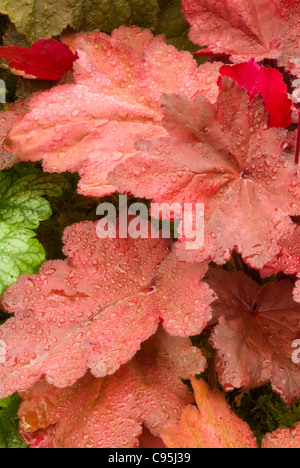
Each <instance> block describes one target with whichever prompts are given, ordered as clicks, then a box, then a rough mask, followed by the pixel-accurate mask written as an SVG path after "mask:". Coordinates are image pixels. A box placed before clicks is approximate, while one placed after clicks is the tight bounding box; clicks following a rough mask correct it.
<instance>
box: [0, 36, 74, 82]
mask: <svg viewBox="0 0 300 468" xmlns="http://www.w3.org/2000/svg"><path fill="white" fill-rule="evenodd" d="M0 57H2V58H4V59H5V60H8V61H9V67H10V68H11V70H12V72H13V73H14V74H15V75H20V76H23V77H24V78H33V79H34V78H38V79H40V80H53V81H57V80H60V79H61V78H62V76H63V75H64V74H66V73H67V72H68V71H70V70H72V68H73V62H74V61H75V60H76V58H77V57H76V55H75V54H73V52H71V51H70V49H69V48H68V47H67V46H66V45H65V44H62V43H60V42H57V41H55V40H54V39H39V40H38V41H36V42H35V43H34V44H33V45H32V47H31V49H28V48H27V47H18V46H7V47H0Z"/></svg>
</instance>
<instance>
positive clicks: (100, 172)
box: [6, 26, 220, 197]
mask: <svg viewBox="0 0 300 468" xmlns="http://www.w3.org/2000/svg"><path fill="white" fill-rule="evenodd" d="M62 40H63V41H64V42H65V43H66V44H67V45H69V47H70V48H71V49H72V50H73V51H74V52H76V51H77V53H78V55H79V60H77V61H76V62H75V63H74V70H75V84H66V85H64V86H57V87H55V88H53V89H52V90H51V91H49V92H47V93H41V94H39V95H38V96H37V97H34V98H32V100H31V102H30V112H29V113H28V114H27V115H26V116H25V117H24V119H21V120H20V122H18V123H16V126H15V127H14V129H13V130H12V132H11V133H10V134H9V136H8V138H7V140H6V145H7V147H9V150H10V151H12V152H16V153H17V156H18V157H20V159H22V160H25V161H28V160H31V161H32V160H34V161H37V160H43V167H44V169H45V170H46V171H49V172H65V171H67V170H68V171H71V172H75V171H79V173H80V175H81V182H80V185H79V190H80V193H82V194H84V195H88V196H97V197H99V196H104V195H108V194H110V193H113V192H114V191H115V187H113V186H112V185H111V184H109V183H108V181H107V174H108V172H109V171H110V170H112V169H113V168H114V167H115V166H116V165H117V164H118V163H120V161H125V160H126V159H127V158H128V157H129V156H131V155H132V154H134V153H135V147H134V145H135V143H136V141H137V140H139V139H141V138H153V137H155V136H160V135H164V134H165V133H166V130H165V129H164V128H163V126H162V124H161V121H162V117H163V113H162V111H161V103H160V98H161V96H162V94H163V93H168V92H176V93H177V92H182V93H184V94H186V95H187V96H189V97H192V96H193V95H194V94H196V93H201V94H203V95H206V96H207V97H208V98H209V99H211V100H212V101H215V100H216V97H217V94H218V86H217V79H218V77H219V68H220V64H218V63H216V64H204V65H203V66H201V67H199V68H198V67H197V63H196V62H195V60H194V59H193V56H192V55H191V54H190V53H188V52H178V51H177V50H176V49H175V48H174V47H172V46H169V45H167V44H166V43H165V40H164V38H163V37H162V36H155V37H153V35H152V34H151V32H150V31H149V30H143V31H141V30H140V29H139V28H137V27H125V26H123V27H121V28H119V29H117V30H115V31H113V33H112V35H111V36H108V35H107V34H104V33H100V32H93V33H90V34H84V33H79V34H71V35H68V36H63V38H62Z"/></svg>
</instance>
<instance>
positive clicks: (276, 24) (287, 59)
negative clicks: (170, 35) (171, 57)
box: [182, 0, 300, 72]
mask: <svg viewBox="0 0 300 468" xmlns="http://www.w3.org/2000/svg"><path fill="white" fill-rule="evenodd" d="M182 6H183V9H184V14H185V17H186V19H187V20H188V21H189V23H190V24H191V31H190V36H189V37H190V39H191V41H193V42H195V43H197V44H199V45H201V46H208V47H209V49H210V51H212V52H213V53H215V54H218V53H225V54H228V55H230V56H231V58H232V60H233V61H235V62H243V61H248V60H249V59H251V58H255V60H256V61H260V60H263V59H264V58H270V59H278V60H279V63H280V64H281V65H284V66H286V67H287V68H288V69H289V70H292V71H294V72H297V68H298V67H299V65H298V66H297V61H296V62H295V59H296V60H297V59H298V63H299V58H300V43H299V36H298V33H299V27H300V19H299V18H300V4H299V2H298V1H293V0H292V1H291V0H276V1H274V0H240V1H238V2H237V1H236V0H222V1H219V2H216V1H215V0H182Z"/></svg>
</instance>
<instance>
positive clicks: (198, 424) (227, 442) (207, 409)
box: [162, 378, 257, 448]
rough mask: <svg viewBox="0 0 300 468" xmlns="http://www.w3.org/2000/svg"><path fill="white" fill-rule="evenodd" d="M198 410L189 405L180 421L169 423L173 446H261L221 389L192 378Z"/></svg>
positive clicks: (165, 438) (167, 433)
mask: <svg viewBox="0 0 300 468" xmlns="http://www.w3.org/2000/svg"><path fill="white" fill-rule="evenodd" d="M192 385H193V388H194V392H195V396H196V402H197V406H198V410H197V408H196V407H195V406H187V407H186V408H185V409H184V411H183V414H182V416H181V420H180V422H175V423H174V422H173V423H169V424H168V425H167V426H166V427H165V429H164V431H163V434H162V438H163V441H164V442H165V444H166V445H167V447H169V448H257V444H256V440H255V437H254V435H253V433H252V431H251V429H250V427H249V426H248V424H247V423H245V422H244V421H243V420H242V419H240V418H239V417H238V416H237V415H236V414H235V413H234V412H233V411H232V410H231V409H230V406H229V404H228V403H227V401H226V399H225V397H224V395H223V393H221V392H220V391H219V390H214V391H211V390H210V389H209V387H208V385H207V383H206V382H205V381H204V380H196V379H195V378H193V379H192Z"/></svg>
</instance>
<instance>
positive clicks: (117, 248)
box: [0, 222, 215, 396]
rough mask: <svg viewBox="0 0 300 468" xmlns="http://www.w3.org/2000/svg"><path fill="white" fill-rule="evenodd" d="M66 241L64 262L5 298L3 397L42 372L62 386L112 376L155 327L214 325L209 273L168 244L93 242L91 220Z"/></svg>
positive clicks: (183, 332) (187, 330) (190, 329)
mask: <svg viewBox="0 0 300 468" xmlns="http://www.w3.org/2000/svg"><path fill="white" fill-rule="evenodd" d="M64 241H65V244H66V245H65V248H64V253H65V254H66V255H68V257H69V259H67V260H66V261H58V260H57V261H52V262H48V263H45V264H44V265H43V267H42V269H41V271H40V274H39V275H32V276H23V277H21V278H20V279H19V280H18V283H17V284H16V285H15V286H13V287H11V288H9V289H8V290H7V291H6V293H5V294H4V296H3V299H2V306H3V307H4V308H5V310H6V311H8V312H13V313H14V314H15V317H14V318H11V319H9V320H8V321H6V322H5V324H4V325H3V326H2V327H1V328H0V339H2V340H3V342H4V343H5V344H6V358H7V359H6V362H5V363H3V364H2V365H0V371H1V372H0V395H1V396H2V395H3V396H6V395H8V394H10V393H12V392H13V391H15V390H18V391H19V390H26V389H28V388H29V387H30V386H31V385H32V384H33V383H35V382H36V381H37V380H39V378H40V377H41V376H42V375H44V374H45V375H46V377H47V380H48V382H49V383H52V384H54V385H57V386H60V387H65V386H68V385H72V384H73V383H74V382H75V381H76V380H77V379H79V378H80V377H82V376H83V375H84V374H85V372H86V370H87V368H90V369H91V371H92V373H93V374H94V375H95V376H97V377H102V376H105V375H107V374H112V373H114V372H115V371H116V370H117V369H118V368H119V367H120V365H121V364H123V363H125V362H127V361H128V360H130V359H131V358H132V357H133V356H134V355H135V353H136V351H137V350H138V349H139V348H140V345H141V343H142V342H143V341H145V340H146V339H148V338H149V337H150V336H151V335H152V334H153V333H155V331H156V329H157V327H158V324H159V323H160V322H161V321H162V322H163V326H164V328H165V329H166V330H167V331H169V332H170V334H173V335H179V336H189V335H196V334H198V333H199V332H201V331H202V329H203V328H204V327H205V326H206V323H207V322H208V321H209V320H210V319H211V309H210V303H211V302H212V301H213V300H214V298H215V295H214V294H213V293H212V291H211V290H210V289H209V287H208V286H207V284H206V283H202V282H201V279H202V277H203V276H204V274H205V273H206V270H207V265H206V264H203V265H200V264H199V265H190V264H185V263H182V262H179V261H178V260H177V258H176V256H175V255H174V254H169V244H170V243H169V241H167V240H161V239H136V240H133V239H107V238H106V239H99V238H98V237H97V233H96V224H93V223H91V222H83V223H81V224H78V225H74V226H71V227H70V228H68V229H67V230H66V231H65V236H64ZM182 288H184V289H183V290H182ZM170 294H172V302H171V303H170ZM187 298H188V299H187Z"/></svg>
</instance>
